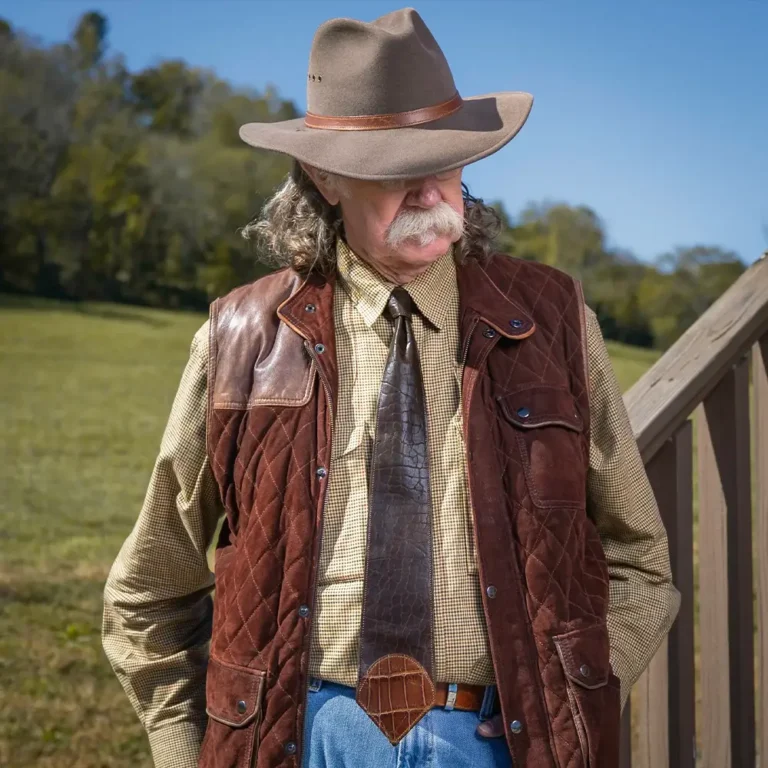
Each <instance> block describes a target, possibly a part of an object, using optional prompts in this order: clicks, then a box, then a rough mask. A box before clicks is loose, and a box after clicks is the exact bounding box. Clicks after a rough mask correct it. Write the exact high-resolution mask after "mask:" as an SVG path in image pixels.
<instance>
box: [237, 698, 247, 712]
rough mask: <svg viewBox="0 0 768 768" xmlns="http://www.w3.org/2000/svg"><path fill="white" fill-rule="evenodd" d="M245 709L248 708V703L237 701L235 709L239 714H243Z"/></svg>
mask: <svg viewBox="0 0 768 768" xmlns="http://www.w3.org/2000/svg"><path fill="white" fill-rule="evenodd" d="M246 709H248V705H247V704H246V703H245V702H244V701H238V702H237V711H238V713H239V714H241V715H244V714H245V710H246Z"/></svg>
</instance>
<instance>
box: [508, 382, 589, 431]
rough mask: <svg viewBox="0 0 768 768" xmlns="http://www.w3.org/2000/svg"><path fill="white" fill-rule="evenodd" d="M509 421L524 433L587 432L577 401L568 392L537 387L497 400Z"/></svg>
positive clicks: (560, 389) (556, 388) (538, 385)
mask: <svg viewBox="0 0 768 768" xmlns="http://www.w3.org/2000/svg"><path fill="white" fill-rule="evenodd" d="M497 400H498V401H499V405H500V406H501V410H502V412H503V413H504V415H505V416H506V418H507V419H509V421H511V422H512V423H513V424H514V425H515V426H517V427H520V428H522V429H531V428H533V427H546V426H553V425H557V426H561V427H566V428H567V429H571V430H573V431H574V432H582V431H583V430H584V422H583V421H582V418H581V416H580V415H579V412H578V410H577V409H576V401H575V400H574V398H573V395H572V394H571V392H570V391H569V390H568V389H565V388H563V387H548V386H544V385H541V384H535V385H533V386H530V387H526V388H525V389H521V390H519V391H518V392H513V393H512V394H510V395H499V397H498V398H497Z"/></svg>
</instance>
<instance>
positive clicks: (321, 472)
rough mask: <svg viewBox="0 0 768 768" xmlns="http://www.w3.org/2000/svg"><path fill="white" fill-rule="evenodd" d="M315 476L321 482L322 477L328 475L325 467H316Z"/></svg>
mask: <svg viewBox="0 0 768 768" xmlns="http://www.w3.org/2000/svg"><path fill="white" fill-rule="evenodd" d="M315 474H316V475H317V476H318V477H319V478H320V479H321V480H322V479H323V478H324V477H326V476H327V475H328V471H327V470H326V468H325V467H318V468H317V469H316V470H315Z"/></svg>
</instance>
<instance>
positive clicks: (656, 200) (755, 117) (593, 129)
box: [0, 0, 768, 262]
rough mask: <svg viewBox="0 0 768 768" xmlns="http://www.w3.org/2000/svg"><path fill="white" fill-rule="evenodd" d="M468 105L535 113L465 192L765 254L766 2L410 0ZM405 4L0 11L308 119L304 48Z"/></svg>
mask: <svg viewBox="0 0 768 768" xmlns="http://www.w3.org/2000/svg"><path fill="white" fill-rule="evenodd" d="M413 6H414V7H415V8H416V9H417V10H418V11H419V12H420V13H421V15H422V16H423V17H424V19H425V20H426V22H427V24H428V25H429V26H430V28H431V29H432V31H433V33H434V35H435V37H436V38H437V40H438V42H439V43H440V45H441V46H442V48H443V50H444V51H445V53H446V55H447V57H448V60H449V62H450V64H451V68H452V70H453V72H454V77H455V80H456V83H457V85H458V88H459V91H460V93H462V94H464V95H473V94H481V93H486V92H492V91H497V90H525V91H530V92H531V93H533V94H534V97H535V103H534V107H533V112H532V113H531V117H530V118H529V120H528V123H527V124H526V125H525V127H524V128H523V130H522V131H521V133H520V134H519V135H518V136H517V137H516V138H515V139H514V141H513V142H512V143H511V144H510V145H508V146H507V147H506V148H505V149H503V150H502V151H501V152H499V153H498V154H496V155H494V156H492V157H491V158H489V159H486V160H483V161H481V162H479V163H477V164H476V165H473V166H470V167H469V168H468V169H467V171H466V179H467V181H468V183H469V184H470V186H471V188H472V190H473V192H475V193H476V194H479V195H480V196H482V197H484V198H486V199H500V200H502V201H503V202H504V203H505V205H506V207H507V209H508V210H509V211H510V213H512V214H513V215H515V214H517V212H518V211H520V210H521V208H522V207H523V206H524V205H525V204H526V203H527V202H528V201H531V200H533V201H540V200H544V199H550V200H562V201H566V202H569V203H573V204H586V205H589V206H591V207H592V208H593V209H594V210H595V211H596V212H597V213H598V214H599V215H600V216H601V217H602V219H603V222H604V224H605V227H606V231H607V233H608V237H609V244H611V245H614V246H620V247H622V248H627V249H630V250H632V251H633V252H635V253H636V254H637V255H638V256H640V257H641V258H644V259H652V258H654V257H655V256H657V255H658V254H660V253H663V252H664V251H666V250H669V249H670V248H672V247H674V246H675V245H693V244H696V243H704V244H714V245H721V246H724V247H726V248H730V249H733V250H735V251H736V252H737V253H738V254H739V255H740V256H741V257H742V258H743V259H744V260H745V261H746V262H751V261H753V260H754V259H756V258H757V257H758V256H759V255H760V254H761V253H762V252H763V251H764V250H766V249H768V47H767V44H766V31H767V30H768V2H766V1H765V0H720V2H714V0H690V1H689V2H684V1H683V0H673V1H669V2H662V0H644V2H638V1H637V0H635V2H622V3H618V2H608V0H604V1H603V2H592V1H591V0H579V2H576V0H472V1H471V2H467V1H466V0H422V1H419V0H415V2H413ZM397 7H401V6H400V5H399V4H398V3H397V2H396V0H389V2H380V0H274V1H273V0H215V2H214V1H210V0H111V1H110V0H92V1H91V2H82V1H81V0H23V2H20V1H19V0H15V1H14V2H10V1H9V0H0V17H3V18H5V19H7V20H8V21H10V22H11V23H12V24H13V25H14V26H16V27H21V28H23V29H25V30H26V31H27V32H29V33H32V34H34V35H37V36H39V37H40V38H41V39H42V40H43V41H46V42H48V41H56V40H61V39H63V38H65V37H66V36H67V35H68V34H69V32H70V30H71V28H72V26H73V24H74V22H75V21H76V20H77V18H78V17H79V15H80V14H81V13H82V12H84V11H86V10H91V9H98V10H100V11H102V12H103V13H104V14H105V15H106V16H108V18H109V20H110V24H111V32H110V42H111V47H112V50H114V51H119V52H122V53H123V54H124V55H125V57H126V61H127V64H128V66H129V67H130V68H131V69H140V68H142V67H144V66H147V65H149V64H152V63H153V62H156V61H158V60H159V59H162V58H183V59H185V60H186V61H188V62H189V63H191V64H193V65H197V66H203V67H206V68H211V69H213V70H215V71H216V72H217V73H218V74H219V75H220V76H221V77H224V78H226V79H228V80H230V81H232V82H234V83H236V84H241V85H248V86H254V87H256V88H263V87H264V86H265V85H266V84H268V83H270V84H273V85H275V86H277V88H278V89H279V91H280V93H281V95H283V96H285V97H288V98H291V99H293V100H294V101H295V102H296V103H297V105H298V106H299V107H300V108H302V109H303V108H304V107H305V103H306V102H305V93H304V88H305V82H306V80H305V78H306V65H307V55H308V51H309V46H310V43H311V41H312V36H313V34H314V31H315V29H316V28H317V26H318V25H319V24H320V23H321V22H323V21H324V20H326V19H328V18H331V17H334V16H351V17H354V18H359V19H364V20H368V21H370V20H373V19H374V18H376V17H377V16H380V15H382V14H384V13H387V12H388V11H391V10H394V9H395V8H397Z"/></svg>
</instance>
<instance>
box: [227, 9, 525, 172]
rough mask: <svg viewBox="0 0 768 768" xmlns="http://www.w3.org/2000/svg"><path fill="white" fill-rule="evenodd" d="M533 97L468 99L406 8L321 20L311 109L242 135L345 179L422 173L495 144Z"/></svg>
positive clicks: (312, 65) (506, 137)
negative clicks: (365, 17)
mask: <svg viewBox="0 0 768 768" xmlns="http://www.w3.org/2000/svg"><path fill="white" fill-rule="evenodd" d="M532 104H533V97H532V96H531V95H530V94H529V93H524V92H521V91H505V92H502V93H491V94H486V95H484V96H472V97H469V98H465V99H462V97H461V96H460V95H459V94H458V93H457V91H456V84H455V83H454V80H453V75H452V74H451V69H450V67H449V66H448V62H447V61H446V59H445V56H444V55H443V52H442V51H441V50H440V46H439V45H438V44H437V41H436V40H435V38H434V37H433V35H432V33H431V32H430V31H429V29H428V28H427V25H426V24H425V23H424V21H423V20H422V18H421V16H419V14H418V13H417V12H416V11H415V10H413V9H412V8H406V9H404V10H400V11H395V12H393V13H389V14H387V15H386V16H382V17H381V18H380V19H376V21H373V22H363V21H355V20H354V19H331V20H330V21H327V22H325V23H324V24H322V25H321V26H320V27H319V29H318V30H317V32H316V33H315V37H314V40H313V42H312V50H311V52H310V55H309V70H308V73H307V113H306V115H305V116H304V117H303V118H299V119H296V120H286V121H283V122H278V123H248V124H247V125H244V126H242V128H241V129H240V136H241V138H242V139H243V141H245V142H247V143H248V144H251V145H252V146H254V147H260V148H262V149H271V150H274V151H277V152H283V153H285V154H288V155H291V156H292V157H294V158H296V159H298V160H301V161H303V162H305V163H308V164H310V165H313V166H315V167H316V168H320V169H321V170H324V171H330V172H332V173H336V174H339V175H341V176H347V177H350V178H357V179H372V180H388V179H408V178H418V177H422V176H429V175H432V174H436V173H441V172H444V171H449V170H453V169H454V168H460V167H462V166H464V165H467V164H469V163H473V162H475V161H477V160H480V159H481V158H483V157H487V156H488V155H490V154H492V153H494V152H496V151H498V150H499V149H501V148H502V147H503V146H504V145H505V144H507V142H509V141H510V140H511V139H512V138H513V137H514V136H515V134H516V133H517V132H518V131H519V130H520V128H521V127H522V126H523V123H525V121H526V119H527V117H528V114H529V112H530V110H531V105H532Z"/></svg>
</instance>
